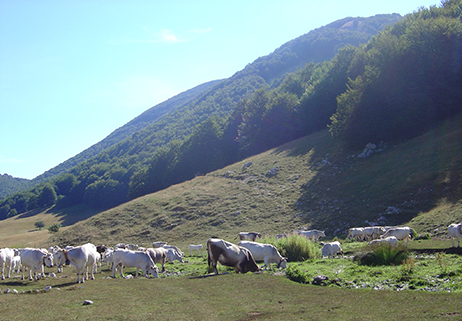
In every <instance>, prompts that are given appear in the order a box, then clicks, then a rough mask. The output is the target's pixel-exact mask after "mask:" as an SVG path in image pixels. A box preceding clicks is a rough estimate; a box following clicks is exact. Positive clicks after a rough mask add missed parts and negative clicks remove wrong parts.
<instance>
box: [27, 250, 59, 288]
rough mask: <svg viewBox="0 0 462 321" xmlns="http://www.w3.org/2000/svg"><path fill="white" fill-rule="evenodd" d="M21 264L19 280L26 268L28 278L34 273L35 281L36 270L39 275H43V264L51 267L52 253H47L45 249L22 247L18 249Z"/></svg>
mask: <svg viewBox="0 0 462 321" xmlns="http://www.w3.org/2000/svg"><path fill="white" fill-rule="evenodd" d="M19 251H20V256H21V265H22V276H21V280H24V271H25V270H26V268H28V269H29V280H32V275H31V274H34V281H37V272H39V276H40V277H44V276H45V273H44V272H43V266H44V265H46V266H47V267H53V254H52V253H48V251H47V250H45V249H34V248H24V249H20V250H19Z"/></svg>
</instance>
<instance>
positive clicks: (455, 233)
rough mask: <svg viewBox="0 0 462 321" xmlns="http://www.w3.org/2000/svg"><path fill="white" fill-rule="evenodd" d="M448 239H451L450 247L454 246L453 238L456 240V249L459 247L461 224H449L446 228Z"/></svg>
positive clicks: (461, 232)
mask: <svg viewBox="0 0 462 321" xmlns="http://www.w3.org/2000/svg"><path fill="white" fill-rule="evenodd" d="M448 232H449V237H450V238H451V242H452V247H455V245H454V238H457V247H460V243H459V239H460V237H461V236H462V223H459V224H454V223H453V224H451V225H449V226H448Z"/></svg>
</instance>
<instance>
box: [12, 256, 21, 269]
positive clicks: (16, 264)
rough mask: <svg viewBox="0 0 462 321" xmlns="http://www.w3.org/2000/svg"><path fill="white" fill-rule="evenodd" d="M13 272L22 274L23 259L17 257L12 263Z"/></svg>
mask: <svg viewBox="0 0 462 321" xmlns="http://www.w3.org/2000/svg"><path fill="white" fill-rule="evenodd" d="M11 270H12V271H13V272H15V273H17V274H19V273H21V257H20V256H19V255H15V256H14V257H13V261H11Z"/></svg>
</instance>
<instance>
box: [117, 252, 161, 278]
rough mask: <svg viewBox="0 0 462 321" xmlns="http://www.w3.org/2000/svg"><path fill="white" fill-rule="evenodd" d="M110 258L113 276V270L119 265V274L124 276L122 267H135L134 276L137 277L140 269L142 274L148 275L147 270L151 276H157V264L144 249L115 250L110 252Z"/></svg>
mask: <svg viewBox="0 0 462 321" xmlns="http://www.w3.org/2000/svg"><path fill="white" fill-rule="evenodd" d="M112 260H113V262H114V266H113V267H112V277H113V278H115V271H116V269H117V267H118V266H120V276H121V277H123V278H125V277H124V274H123V267H124V266H125V267H136V274H135V278H137V277H138V272H139V270H141V271H142V272H143V274H144V276H145V277H146V278H147V277H148V272H149V273H151V274H152V276H153V277H155V278H157V277H158V274H157V273H158V269H157V266H156V265H155V264H154V262H153V261H152V259H151V257H150V256H149V254H148V253H146V252H145V251H131V250H123V249H119V250H115V251H114V252H113V253H112Z"/></svg>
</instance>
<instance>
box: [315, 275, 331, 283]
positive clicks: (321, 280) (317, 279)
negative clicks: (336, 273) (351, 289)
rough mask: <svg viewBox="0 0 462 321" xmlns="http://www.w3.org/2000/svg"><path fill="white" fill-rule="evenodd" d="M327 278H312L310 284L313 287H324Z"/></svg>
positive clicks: (321, 276) (323, 276)
mask: <svg viewBox="0 0 462 321" xmlns="http://www.w3.org/2000/svg"><path fill="white" fill-rule="evenodd" d="M328 280H329V278H328V277H327V276H325V275H318V276H315V277H314V278H313V282H311V284H313V285H326V281H328Z"/></svg>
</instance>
